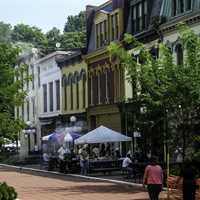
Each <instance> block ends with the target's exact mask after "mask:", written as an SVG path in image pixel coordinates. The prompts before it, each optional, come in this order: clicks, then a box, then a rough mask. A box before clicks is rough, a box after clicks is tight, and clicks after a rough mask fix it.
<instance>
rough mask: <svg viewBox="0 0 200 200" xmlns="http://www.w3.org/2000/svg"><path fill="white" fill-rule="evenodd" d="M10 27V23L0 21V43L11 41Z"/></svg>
mask: <svg viewBox="0 0 200 200" xmlns="http://www.w3.org/2000/svg"><path fill="white" fill-rule="evenodd" d="M11 33H12V27H11V25H10V24H5V23H4V22H0V43H8V42H11Z"/></svg>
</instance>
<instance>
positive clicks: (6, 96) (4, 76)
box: [0, 44, 26, 141]
mask: <svg viewBox="0 0 200 200" xmlns="http://www.w3.org/2000/svg"><path fill="white" fill-rule="evenodd" d="M18 54H19V49H17V48H14V47H12V46H11V45H7V44H0V74H1V76H0V141H2V138H10V139H14V138H15V136H16V134H17V133H18V132H19V130H21V128H22V127H23V123H22V122H21V121H20V120H16V119H14V107H15V106H19V105H21V103H22V101H23V99H24V97H25V92H24V91H23V90H22V82H23V81H26V80H17V81H14V77H15V76H18V77H19V75H20V74H21V73H22V72H23V71H24V70H25V68H26V67H25V66H24V67H21V68H20V70H19V69H15V68H14V66H15V65H16V61H17V56H18Z"/></svg>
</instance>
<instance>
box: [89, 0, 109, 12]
mask: <svg viewBox="0 0 200 200" xmlns="http://www.w3.org/2000/svg"><path fill="white" fill-rule="evenodd" d="M110 3H112V0H108V1H106V2H105V3H103V4H100V5H99V6H95V5H87V6H90V7H95V8H96V9H97V10H99V9H102V8H103V7H105V6H107V5H109V4H110Z"/></svg>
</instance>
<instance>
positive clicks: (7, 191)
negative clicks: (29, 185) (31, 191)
mask: <svg viewBox="0 0 200 200" xmlns="http://www.w3.org/2000/svg"><path fill="white" fill-rule="evenodd" d="M16 198H17V192H16V191H15V189H14V188H13V187H11V186H8V185H7V184H6V183H1V184H0V200H15V199H16Z"/></svg>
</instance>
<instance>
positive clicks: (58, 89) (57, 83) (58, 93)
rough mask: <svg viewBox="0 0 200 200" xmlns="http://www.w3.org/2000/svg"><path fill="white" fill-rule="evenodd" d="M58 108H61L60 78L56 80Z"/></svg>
mask: <svg viewBox="0 0 200 200" xmlns="http://www.w3.org/2000/svg"><path fill="white" fill-rule="evenodd" d="M56 109H57V110H60V80H57V81H56Z"/></svg>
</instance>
